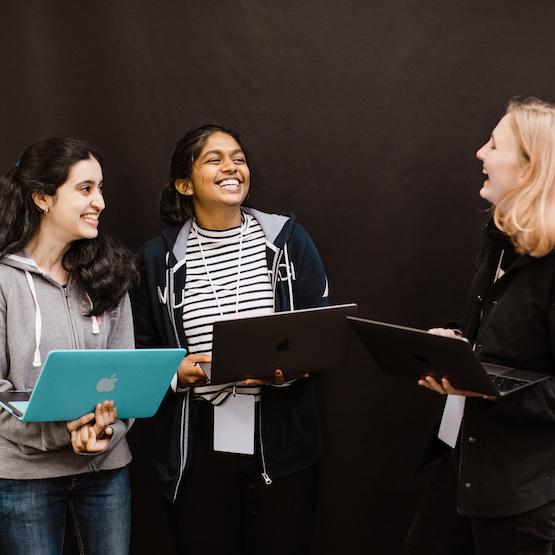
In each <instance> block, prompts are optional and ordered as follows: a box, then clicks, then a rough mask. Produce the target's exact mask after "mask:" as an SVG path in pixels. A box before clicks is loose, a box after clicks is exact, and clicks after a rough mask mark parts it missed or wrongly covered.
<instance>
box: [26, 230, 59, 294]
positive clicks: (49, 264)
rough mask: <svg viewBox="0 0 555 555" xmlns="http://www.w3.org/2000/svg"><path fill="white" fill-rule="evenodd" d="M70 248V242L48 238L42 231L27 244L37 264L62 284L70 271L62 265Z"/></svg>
mask: <svg viewBox="0 0 555 555" xmlns="http://www.w3.org/2000/svg"><path fill="white" fill-rule="evenodd" d="M68 249H69V243H66V242H62V241H56V240H52V239H47V238H46V237H43V235H42V234H41V233H40V232H38V233H36V234H35V235H34V236H33V237H32V238H31V240H30V241H29V242H28V243H27V244H26V245H25V251H26V252H27V254H28V255H29V256H30V257H31V258H32V259H33V260H34V261H35V263H36V264H37V266H38V267H39V268H40V269H41V270H43V271H45V272H46V273H47V274H48V275H49V276H51V277H52V278H53V279H54V280H56V281H57V282H58V283H61V284H64V283H67V280H68V272H67V271H66V270H65V269H64V267H63V266H62V259H63V257H64V254H65V253H66V252H67V250H68Z"/></svg>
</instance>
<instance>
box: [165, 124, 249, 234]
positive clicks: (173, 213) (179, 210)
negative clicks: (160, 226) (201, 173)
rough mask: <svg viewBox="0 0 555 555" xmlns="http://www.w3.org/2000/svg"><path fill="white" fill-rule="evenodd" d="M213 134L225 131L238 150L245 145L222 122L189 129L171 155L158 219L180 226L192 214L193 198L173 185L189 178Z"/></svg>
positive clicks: (193, 210)
mask: <svg viewBox="0 0 555 555" xmlns="http://www.w3.org/2000/svg"><path fill="white" fill-rule="evenodd" d="M213 133H225V134H226V135H230V136H231V137H233V138H234V139H235V140H236V141H237V143H238V145H239V146H240V147H241V150H242V151H243V152H244V153H245V156H246V154H247V153H246V152H245V147H244V146H243V145H242V143H241V139H240V137H239V133H236V132H235V131H232V130H231V129H226V128H225V127H222V126H221V125H217V124H215V123H209V124H207V125H202V126H201V127H196V128H195V129H191V130H190V131H188V132H187V133H186V134H185V135H184V136H183V137H182V138H181V139H180V140H179V142H178V143H177V145H176V147H175V150H174V151H173V154H172V159H171V163H170V171H169V175H168V178H167V180H166V182H165V183H164V188H163V189H162V194H161V197H160V218H161V219H162V221H163V222H165V223H167V224H169V225H182V224H183V223H185V222H186V221H187V220H189V219H190V218H192V217H193V216H194V215H195V209H194V205H193V198H192V197H191V196H188V195H182V194H181V193H180V192H179V191H178V190H177V189H176V188H175V182H176V181H177V180H178V179H185V180H188V179H191V175H192V173H193V164H194V163H195V161H196V159H197V158H198V157H199V156H200V153H201V152H202V149H203V148H204V145H205V144H206V141H207V140H208V137H210V135H212V134H213Z"/></svg>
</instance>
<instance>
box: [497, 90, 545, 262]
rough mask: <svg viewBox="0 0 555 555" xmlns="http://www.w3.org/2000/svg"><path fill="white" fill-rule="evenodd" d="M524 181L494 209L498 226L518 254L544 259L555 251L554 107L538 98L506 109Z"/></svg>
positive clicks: (511, 104) (514, 104)
mask: <svg viewBox="0 0 555 555" xmlns="http://www.w3.org/2000/svg"><path fill="white" fill-rule="evenodd" d="M507 114H508V116H509V120H510V123H511V127H512V130H513V132H514V134H515V137H516V139H517V142H518V145H519V148H520V155H521V157H522V161H523V163H525V164H526V165H527V166H526V174H525V179H524V180H523V182H522V184H519V185H517V186H515V187H513V188H512V189H510V190H509V191H508V192H507V193H506V194H505V195H504V196H503V198H501V200H500V201H499V202H498V203H497V205H496V206H495V210H494V213H493V218H494V222H495V225H496V226H497V227H498V228H499V229H500V230H501V231H503V232H504V233H505V234H506V235H508V236H509V237H510V238H511V240H512V242H513V244H514V245H515V248H516V251H517V252H518V253H519V254H529V255H531V256H534V257H541V256H545V255H546V254H549V253H550V252H551V251H552V250H553V249H554V248H555V105H554V104H551V103H548V102H544V101H543V100H539V99H538V98H533V97H529V98H525V99H523V100H519V99H512V100H511V101H510V102H509V106H508V108H507Z"/></svg>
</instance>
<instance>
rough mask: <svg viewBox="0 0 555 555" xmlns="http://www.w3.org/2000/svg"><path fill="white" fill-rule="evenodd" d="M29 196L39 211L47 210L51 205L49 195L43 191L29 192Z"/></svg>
mask: <svg viewBox="0 0 555 555" xmlns="http://www.w3.org/2000/svg"><path fill="white" fill-rule="evenodd" d="M31 198H32V199H33V202H34V203H35V204H36V205H37V208H38V209H39V210H40V211H41V212H43V213H44V212H48V209H49V208H50V206H51V200H50V195H46V194H45V193H31Z"/></svg>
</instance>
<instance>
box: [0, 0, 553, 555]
mask: <svg viewBox="0 0 555 555" xmlns="http://www.w3.org/2000/svg"><path fill="white" fill-rule="evenodd" d="M0 22H1V23H0V60H1V66H0V69H1V76H2V81H1V83H2V84H1V86H0V117H1V119H0V163H1V164H0V166H1V167H2V168H7V167H9V166H10V165H11V164H14V163H15V161H16V160H17V159H18V156H19V153H20V152H21V150H22V149H23V148H24V146H25V145H26V144H28V143H30V142H31V141H33V140H35V139H37V138H39V137H42V136H47V135H66V134H67V135H76V136H80V137H84V138H87V139H89V140H91V141H92V142H94V143H96V144H97V145H98V147H99V148H100V149H101V151H102V152H103V153H104V154H105V159H106V164H105V177H106V197H107V202H108V209H107V211H106V212H105V216H104V218H103V227H104V229H108V230H109V231H110V232H112V233H113V234H115V235H117V236H118V237H120V238H122V239H123V240H124V241H126V242H127V244H128V245H129V246H131V247H133V248H136V247H137V246H138V245H139V244H140V243H142V242H143V241H145V240H146V239H148V238H149V237H151V236H153V235H154V234H156V233H157V232H158V231H159V230H160V229H161V224H160V222H159V220H158V216H157V207H156V204H157V196H158V190H159V184H160V183H161V181H162V180H163V178H164V175H165V171H166V167H167V164H168V160H169V156H170V153H171V150H172V148H173V146H174V144H175V142H176V140H177V139H178V138H179V137H180V136H181V135H182V134H183V133H184V132H185V130H186V129H188V128H189V127H191V126H195V125H198V124H201V123H207V122H219V123H221V124H223V125H226V126H230V127H232V128H235V129H237V130H239V131H240V132H241V134H242V137H243V139H244V141H245V143H246V145H247V146H248V147H249V153H250V165H251V168H252V169H253V173H254V181H253V186H254V191H255V195H254V199H253V200H254V203H255V204H256V205H258V206H259V207H261V208H266V209H270V210H274V211H294V212H296V213H297V215H298V217H299V219H300V220H301V222H303V223H304V225H305V226H306V227H307V228H308V230H309V231H310V232H311V234H312V235H313V237H314V239H315V241H316V243H317V245H318V247H319V249H320V252H321V254H322V257H323V259H324V262H325V264H326V267H327V270H328V273H329V277H330V281H331V287H332V295H333V300H334V301H335V302H343V301H352V300H355V301H357V302H358V303H359V305H360V312H361V314H363V315H368V316H371V317H373V318H377V319H384V320H388V321H393V322H399V323H405V324H409V325H415V326H422V327H425V326H430V325H432V324H437V323H441V322H442V321H444V320H446V319H450V318H452V317H454V316H457V315H458V314H459V313H460V312H461V310H462V307H463V305H464V297H465V291H466V288H467V286H468V282H469V279H470V277H471V274H472V266H473V258H474V253H475V251H476V249H477V239H478V233H479V226H480V223H481V221H482V220H483V219H484V217H485V215H484V212H483V211H484V209H485V205H484V204H483V203H482V202H481V201H480V200H479V198H478V196H477V191H478V188H479V187H480V183H481V179H482V176H481V167H480V164H479V163H478V162H477V161H476V159H475V158H474V152H475V151H476V149H477V147H478V146H479V145H480V144H481V143H482V142H483V141H485V140H486V138H487V136H488V135H489V132H490V130H491V128H492V126H493V125H494V124H495V123H496V121H497V119H498V118H499V116H500V115H501V113H502V112H503V110H504V105H505V103H506V101H507V99H508V98H509V97H510V96H512V95H515V94H521V95H522V94H523V95H528V94H534V95H536V96H540V97H544V98H546V99H549V100H555V87H554V85H555V77H554V72H553V69H554V61H553V60H555V41H554V40H553V27H554V25H553V24H554V23H555V5H554V4H553V2H551V1H549V0H532V1H530V2H528V3H524V2H521V1H520V0H505V1H503V2H501V1H492V2H483V1H476V0H442V1H441V2H438V1H437V0H405V1H403V0H388V1H387V2H385V1H378V0H351V1H343V2H318V1H317V0H304V1H303V2H291V1H284V0H273V1H269V0H268V1H255V0H248V1H247V0H235V1H226V0H220V1H216V2H200V1H199V2H192V1H182V2H177V1H176V2H170V1H160V2H150V1H148V0H135V1H130V0H129V1H116V0H114V1H106V0H100V1H96V2H83V1H76V2H70V1H69V0H67V1H61V0H48V1H47V0H44V1H38V0H28V1H26V2H21V3H20V2H15V1H10V0H4V1H3V2H1V4H0ZM0 210H1V207H0ZM349 384H352V385H349ZM320 389H321V410H322V418H323V421H324V425H325V440H326V444H327V452H326V455H325V457H324V459H323V461H322V481H321V499H320V513H319V521H318V528H317V537H316V539H315V543H314V549H313V552H314V553H318V554H328V553H329V554H332V553H338V552H344V553H363V552H364V553H376V554H385V555H389V554H393V555H394V554H395V553H397V552H398V549H399V545H400V542H401V539H402V536H403V535H404V533H405V531H406V528H407V526H408V523H409V521H410V518H411V515H412V512H413V510H414V508H415V506H416V504H417V502H418V496H419V495H420V493H421V489H422V487H423V486H424V483H425V477H426V474H425V473H424V474H416V469H417V466H418V461H419V458H420V456H421V454H422V452H423V449H424V445H425V442H426V440H427V437H428V435H429V433H430V430H431V428H432V426H433V421H434V418H435V417H436V416H437V414H438V412H439V410H440V403H439V400H438V399H435V398H434V397H433V396H432V395H430V394H427V393H426V392H422V391H417V388H416V387H415V386H414V385H413V384H408V383H403V382H399V381H397V380H394V379H389V378H387V377H385V376H383V375H381V374H380V373H379V371H378V370H377V369H376V368H374V367H373V366H372V364H371V362H370V360H369V359H368V357H367V356H366V355H365V354H364V353H363V352H362V350H361V349H360V348H359V347H355V348H354V351H353V355H352V357H351V360H350V361H347V362H346V364H345V367H344V368H341V369H338V371H337V374H336V375H335V376H327V377H326V378H324V379H323V380H321V383H320ZM207 479H209V477H207ZM135 485H136V488H137V489H136V498H137V503H136V507H135V509H136V520H135V522H137V523H138V524H139V526H137V527H136V530H135V535H134V540H135V541H134V549H133V552H134V553H137V554H142V553H153V552H160V553H171V546H170V542H169V538H168V537H167V530H166V529H165V528H164V521H163V518H162V515H161V513H160V512H159V510H158V509H159V505H158V504H157V501H156V499H155V498H154V497H153V495H152V492H151V490H150V489H149V487H148V477H147V476H146V471H145V469H144V468H142V467H140V466H139V467H138V468H137V469H136V470H135ZM286 522H287V516H286V515H284V523H283V525H286ZM184 527H185V529H186V525H185V524H184ZM279 528H280V524H279V523H276V525H275V528H274V529H275V533H278V532H279Z"/></svg>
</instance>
